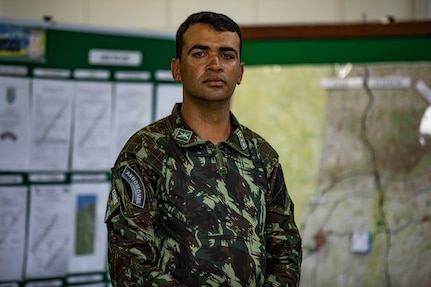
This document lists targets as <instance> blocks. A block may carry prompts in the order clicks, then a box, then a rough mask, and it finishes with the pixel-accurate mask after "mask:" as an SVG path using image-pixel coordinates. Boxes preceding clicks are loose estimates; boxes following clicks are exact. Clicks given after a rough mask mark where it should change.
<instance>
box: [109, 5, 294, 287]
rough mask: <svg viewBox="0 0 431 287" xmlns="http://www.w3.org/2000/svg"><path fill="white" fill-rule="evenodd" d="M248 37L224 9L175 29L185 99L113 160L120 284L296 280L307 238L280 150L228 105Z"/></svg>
mask: <svg viewBox="0 0 431 287" xmlns="http://www.w3.org/2000/svg"><path fill="white" fill-rule="evenodd" d="M241 48H242V36H241V31H240V28H239V27H238V25H237V24H236V23H235V22H234V21H232V20H231V19H230V18H228V17H227V16H225V15H223V14H217V13H212V12H200V13H196V14H192V15H190V16H189V17H188V18H187V19H186V21H185V22H184V23H183V24H182V25H181V26H180V27H179V29H178V31H177V34H176V58H174V59H173V60H172V62H171V70H172V75H173V78H174V79H175V81H177V82H182V85H183V102H182V104H176V105H175V106H174V108H173V111H172V114H171V115H169V116H167V117H166V118H164V119H161V120H159V121H157V122H155V123H153V124H150V125H149V126H147V127H144V128H143V129H141V130H139V131H137V132H136V133H135V134H134V135H133V136H132V137H131V138H130V139H129V141H128V142H127V143H126V145H125V146H124V148H123V149H122V151H121V152H120V154H119V156H118V159H117V161H116V163H115V165H114V167H113V168H112V189H111V192H110V196H109V200H108V204H107V211H106V219H105V221H106V224H107V227H108V259H109V270H110V275H111V280H112V283H113V286H123V287H129V286H298V284H299V278H300V268H301V267H300V266H301V260H302V249H301V237H300V234H299V232H298V229H297V226H296V224H295V221H294V216H293V203H292V201H291V199H290V197H289V194H288V192H287V189H286V185H285V182H284V178H283V172H282V169H281V166H280V163H279V160H278V155H277V153H276V151H275V150H274V149H273V148H272V147H271V146H270V145H269V144H268V142H266V141H265V140H264V139H263V138H262V137H260V136H259V135H258V134H256V133H254V132H253V131H251V130H250V129H248V128H246V127H245V126H243V125H241V124H240V123H239V122H238V120H237V119H236V118H235V117H234V115H233V114H232V113H231V112H230V100H231V97H232V94H233V92H234V90H235V88H236V85H239V84H240V83H241V80H242V75H243V71H244V63H242V62H241V59H240V57H241Z"/></svg>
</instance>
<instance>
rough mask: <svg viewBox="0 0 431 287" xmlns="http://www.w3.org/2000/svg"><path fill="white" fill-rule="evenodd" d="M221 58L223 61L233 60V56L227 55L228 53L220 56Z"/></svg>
mask: <svg viewBox="0 0 431 287" xmlns="http://www.w3.org/2000/svg"><path fill="white" fill-rule="evenodd" d="M222 56H223V58H225V59H233V56H232V55H231V54H229V53H225V54H222Z"/></svg>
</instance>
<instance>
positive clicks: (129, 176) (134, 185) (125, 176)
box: [121, 166, 146, 208]
mask: <svg viewBox="0 0 431 287" xmlns="http://www.w3.org/2000/svg"><path fill="white" fill-rule="evenodd" d="M121 180H122V182H123V185H124V188H125V189H126V192H127V195H128V196H129V199H130V201H131V202H132V204H133V205H134V206H136V207H139V208H144V206H145V200H146V190H145V186H144V183H143V182H142V178H141V177H140V176H139V174H138V173H137V172H136V171H135V170H133V169H132V168H130V167H128V166H126V167H125V168H124V170H123V172H122V173H121Z"/></svg>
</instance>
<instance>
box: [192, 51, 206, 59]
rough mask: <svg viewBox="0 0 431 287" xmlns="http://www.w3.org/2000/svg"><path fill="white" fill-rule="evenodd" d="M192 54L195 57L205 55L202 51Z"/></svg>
mask: <svg viewBox="0 0 431 287" xmlns="http://www.w3.org/2000/svg"><path fill="white" fill-rule="evenodd" d="M194 55H195V57H199V58H200V57H203V56H204V55H205V53H204V52H196V53H194Z"/></svg>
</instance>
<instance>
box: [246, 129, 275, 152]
mask: <svg viewBox="0 0 431 287" xmlns="http://www.w3.org/2000/svg"><path fill="white" fill-rule="evenodd" d="M242 130H243V132H244V137H245V139H246V140H248V141H251V142H253V144H254V146H255V147H256V148H257V150H258V152H259V154H260V156H261V157H262V158H263V159H270V160H271V159H278V153H277V151H276V150H275V148H274V147H273V146H272V145H271V144H270V143H269V142H268V141H267V140H266V139H265V138H264V137H262V136H261V135H260V134H258V133H257V132H255V131H253V130H251V129H250V128H248V127H246V126H242Z"/></svg>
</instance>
